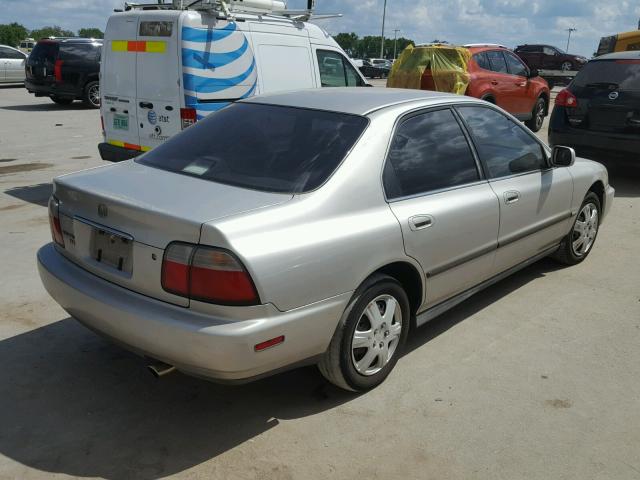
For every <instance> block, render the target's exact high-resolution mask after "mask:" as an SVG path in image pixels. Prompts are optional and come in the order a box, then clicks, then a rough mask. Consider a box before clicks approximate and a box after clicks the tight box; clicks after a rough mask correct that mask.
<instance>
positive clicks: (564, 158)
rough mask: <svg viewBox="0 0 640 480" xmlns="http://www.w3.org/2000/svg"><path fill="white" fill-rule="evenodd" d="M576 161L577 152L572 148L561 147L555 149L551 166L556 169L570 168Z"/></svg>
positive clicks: (552, 153) (552, 152)
mask: <svg viewBox="0 0 640 480" xmlns="http://www.w3.org/2000/svg"><path fill="white" fill-rule="evenodd" d="M575 161H576V152H575V150H574V149H573V148H571V147H563V146H561V145H558V146H555V147H553V150H552V151H551V165H553V166H554V167H570V166H571V165H573V164H574V163H575Z"/></svg>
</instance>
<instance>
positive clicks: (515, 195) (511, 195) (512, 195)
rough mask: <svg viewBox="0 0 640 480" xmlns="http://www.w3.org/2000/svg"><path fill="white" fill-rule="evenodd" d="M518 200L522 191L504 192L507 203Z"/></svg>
mask: <svg viewBox="0 0 640 480" xmlns="http://www.w3.org/2000/svg"><path fill="white" fill-rule="evenodd" d="M518 200H520V192H516V191H515V190H511V191H508V192H504V203H506V204H507V205H510V204H512V203H516V202H517V201H518Z"/></svg>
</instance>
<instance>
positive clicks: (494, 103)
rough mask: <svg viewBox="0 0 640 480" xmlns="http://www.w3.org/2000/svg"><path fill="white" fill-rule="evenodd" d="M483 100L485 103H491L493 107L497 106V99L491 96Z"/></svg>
mask: <svg viewBox="0 0 640 480" xmlns="http://www.w3.org/2000/svg"><path fill="white" fill-rule="evenodd" d="M482 100H484V101H485V102H489V103H491V104H493V105H497V104H496V99H495V98H493V97H490V96H487V97H483V98H482Z"/></svg>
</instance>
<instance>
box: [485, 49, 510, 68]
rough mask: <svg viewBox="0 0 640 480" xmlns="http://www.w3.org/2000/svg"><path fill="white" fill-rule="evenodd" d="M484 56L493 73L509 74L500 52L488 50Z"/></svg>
mask: <svg viewBox="0 0 640 480" xmlns="http://www.w3.org/2000/svg"><path fill="white" fill-rule="evenodd" d="M486 54H487V58H488V59H489V62H491V70H493V71H494V72H501V73H509V72H508V71H507V64H506V62H505V61H504V56H503V55H502V52H500V51H498V50H490V51H488V52H486Z"/></svg>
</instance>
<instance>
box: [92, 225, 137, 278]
mask: <svg viewBox="0 0 640 480" xmlns="http://www.w3.org/2000/svg"><path fill="white" fill-rule="evenodd" d="M132 253H133V241H132V240H131V238H130V237H125V236H124V235H118V234H117V233H115V232H112V231H108V230H101V229H99V228H96V227H94V228H92V235H91V257H92V258H93V259H94V260H95V261H96V262H99V263H102V264H103V265H106V266H108V267H111V268H114V269H116V270H119V271H121V272H124V273H131V270H132V268H131V267H132V264H133V262H132V258H131V257H132Z"/></svg>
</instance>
